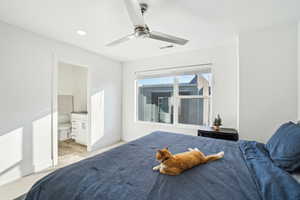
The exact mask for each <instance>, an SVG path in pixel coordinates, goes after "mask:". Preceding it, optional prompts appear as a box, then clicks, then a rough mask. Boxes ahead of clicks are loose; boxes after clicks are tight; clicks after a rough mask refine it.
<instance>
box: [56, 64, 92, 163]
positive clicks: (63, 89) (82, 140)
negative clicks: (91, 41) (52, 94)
mask: <svg viewBox="0 0 300 200" xmlns="http://www.w3.org/2000/svg"><path fill="white" fill-rule="evenodd" d="M56 96H57V99H56V100H57V137H56V138H57V155H58V157H57V161H58V164H59V165H67V164H69V163H72V162H74V161H76V160H79V159H80V158H82V157H85V156H86V155H87V145H88V134H89V131H88V129H89V120H88V98H87V97H88V68H87V67H83V66H78V65H73V64H68V63H63V62H58V65H57V95H56Z"/></svg>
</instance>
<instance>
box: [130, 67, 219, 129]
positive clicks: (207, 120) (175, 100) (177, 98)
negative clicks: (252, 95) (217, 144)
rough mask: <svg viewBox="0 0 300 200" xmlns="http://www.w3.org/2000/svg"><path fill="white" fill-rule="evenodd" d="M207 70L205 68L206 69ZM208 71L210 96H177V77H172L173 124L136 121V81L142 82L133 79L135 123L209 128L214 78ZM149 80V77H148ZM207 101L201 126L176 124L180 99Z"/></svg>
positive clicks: (137, 91)
mask: <svg viewBox="0 0 300 200" xmlns="http://www.w3.org/2000/svg"><path fill="white" fill-rule="evenodd" d="M206 69H207V68H206ZM209 69H210V73H211V85H210V95H209V96H205V95H179V80H178V75H174V76H173V79H174V82H173V97H172V100H171V101H173V107H174V108H173V116H174V117H173V123H163V122H153V121H142V120H139V119H138V111H139V110H138V95H139V86H138V80H142V79H135V81H134V85H135V93H134V96H135V97H134V101H135V102H134V104H135V112H134V115H135V116H134V120H135V123H138V124H145V125H157V126H165V127H171V128H174V127H175V128H186V129H199V127H203V126H209V125H211V121H212V102H213V100H212V99H213V91H214V89H213V88H214V87H213V85H214V84H213V83H214V76H213V72H212V68H211V67H209ZM199 73H201V70H200V71H199ZM161 77H164V74H162V75H161ZM149 78H151V77H149ZM195 98H197V99H209V102H208V103H209V105H208V110H207V111H206V112H208V114H207V115H205V114H204V113H203V116H206V117H204V123H203V125H196V124H184V123H179V122H178V114H179V108H180V107H179V104H180V100H181V99H195Z"/></svg>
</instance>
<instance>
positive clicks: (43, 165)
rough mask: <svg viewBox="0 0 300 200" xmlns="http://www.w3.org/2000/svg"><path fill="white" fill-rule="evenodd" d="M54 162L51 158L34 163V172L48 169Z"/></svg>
mask: <svg viewBox="0 0 300 200" xmlns="http://www.w3.org/2000/svg"><path fill="white" fill-rule="evenodd" d="M52 163H53V161H52V159H50V160H45V161H43V162H39V163H37V164H34V170H33V172H34V173H35V172H40V171H42V170H44V169H47V168H49V167H51V166H52Z"/></svg>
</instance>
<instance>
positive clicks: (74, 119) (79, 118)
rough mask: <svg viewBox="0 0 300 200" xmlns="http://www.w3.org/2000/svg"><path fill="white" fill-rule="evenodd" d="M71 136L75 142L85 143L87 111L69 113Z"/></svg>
mask: <svg viewBox="0 0 300 200" xmlns="http://www.w3.org/2000/svg"><path fill="white" fill-rule="evenodd" d="M71 123H72V134H71V135H72V138H73V139H75V141H76V143H79V144H82V145H87V131H88V115H87V113H71Z"/></svg>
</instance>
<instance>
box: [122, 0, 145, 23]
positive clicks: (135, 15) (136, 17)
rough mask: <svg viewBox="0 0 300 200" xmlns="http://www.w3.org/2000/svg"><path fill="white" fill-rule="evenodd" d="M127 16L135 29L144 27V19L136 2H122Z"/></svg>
mask: <svg viewBox="0 0 300 200" xmlns="http://www.w3.org/2000/svg"><path fill="white" fill-rule="evenodd" d="M124 1H125V5H126V8H127V12H128V15H129V17H130V19H131V21H132V23H133V25H134V26H135V27H137V26H145V21H144V17H143V14H142V11H141V7H140V4H139V2H138V0H124Z"/></svg>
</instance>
